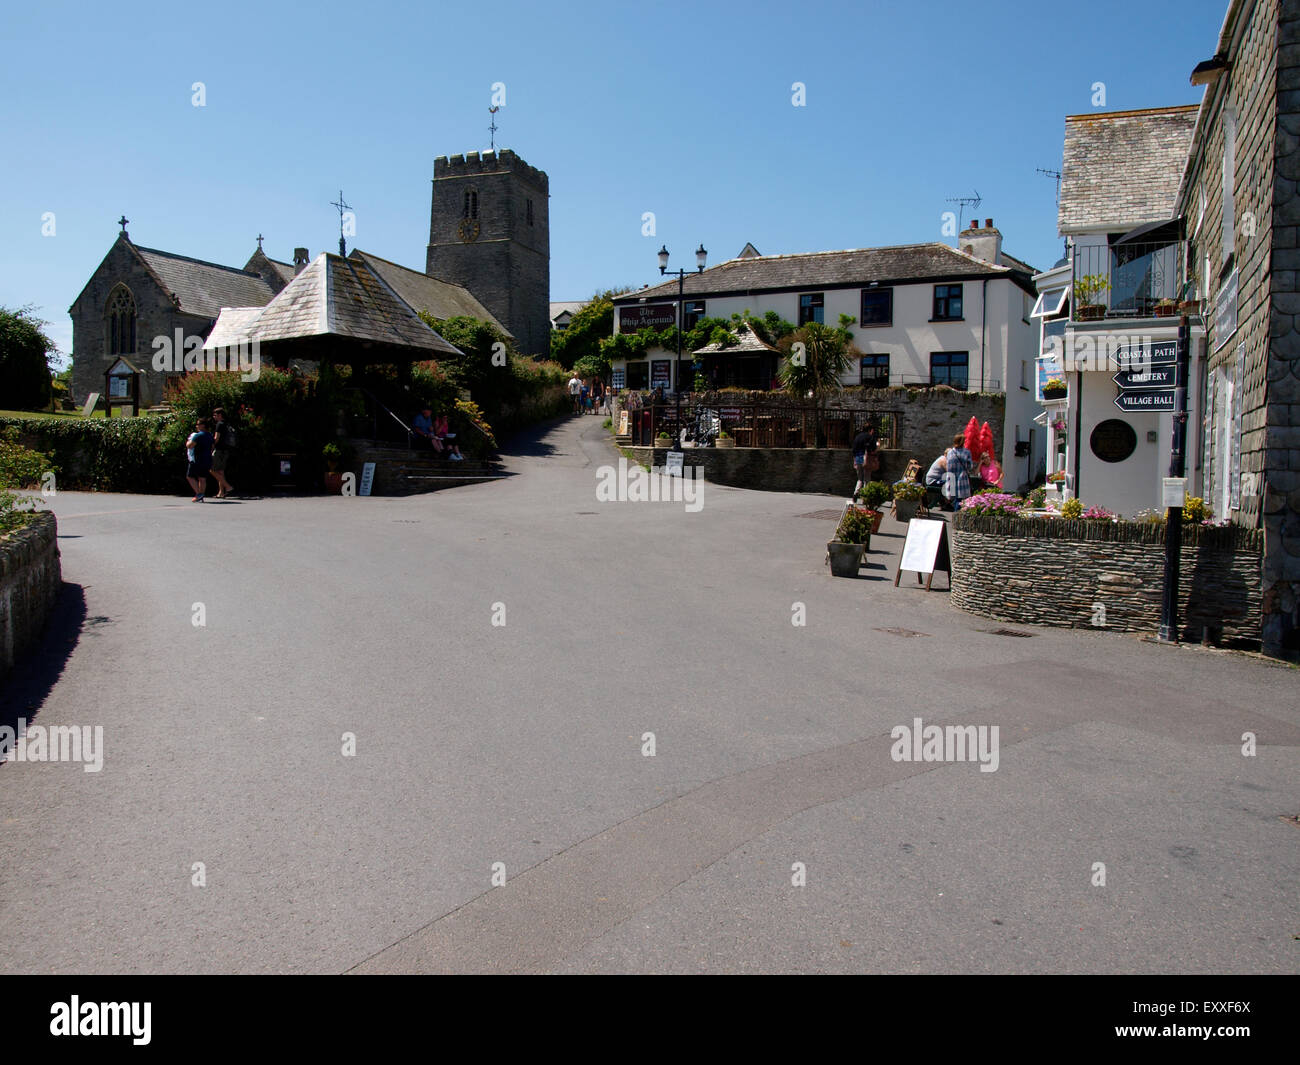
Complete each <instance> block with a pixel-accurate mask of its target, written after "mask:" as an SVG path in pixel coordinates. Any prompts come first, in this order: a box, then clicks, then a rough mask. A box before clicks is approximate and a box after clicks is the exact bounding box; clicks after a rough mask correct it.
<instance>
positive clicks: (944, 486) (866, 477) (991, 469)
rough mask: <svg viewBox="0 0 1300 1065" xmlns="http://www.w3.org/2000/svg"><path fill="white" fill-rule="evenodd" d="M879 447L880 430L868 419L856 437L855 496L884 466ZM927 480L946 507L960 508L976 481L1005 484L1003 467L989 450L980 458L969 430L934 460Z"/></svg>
mask: <svg viewBox="0 0 1300 1065" xmlns="http://www.w3.org/2000/svg"><path fill="white" fill-rule="evenodd" d="M879 447H880V434H879V433H877V432H876V426H875V423H874V422H873V421H871V420H868V421H867V424H866V425H864V426H863V427H862V428H861V429H860V430H859V431H858V434H857V435H856V436H855V437H854V438H853V472H854V473H855V474H857V478H858V483H857V484H856V485H855V486H854V489H853V494H854V495H855V496H856V495H857V493H858V492H859V491H861V490H862V487H863V486H864V485H865V484H866V483H867V482H868V481H870V480H871V479H872V477H873V475H874V474H875V473H876V471H878V470H879V469H880V456H879V455H878V454H877V451H878V449H879ZM925 483H926V486H927V487H930V488H938V489H939V490H940V494H941V495H942V496H943V499H944V504H945V507H946V508H947V509H948V510H952V511H956V510H960V509H961V504H962V500H964V499H968V498H969V497H970V496H971V495H972V485H978V486H979V487H981V488H989V487H993V488H1001V487H1002V469H1001V467H999V466H998V463H997V460H996V459H995V458H994V457H993V455H992V453H991V452H989V451H983V452H981V454H980V456H979V459H978V461H977V460H976V459H975V457H974V456H973V455H972V454H971V451H970V448H968V447H967V446H966V434H964V433H958V434H957V435H956V436H954V437H953V438H952V447H950V448H948V449H946V450H945V451H944V453H943V454H942V455H940V456H939V457H938V458H937V459H935V460H934V462H933V463H931V464H930V468H929V470H927V471H926V474H925Z"/></svg>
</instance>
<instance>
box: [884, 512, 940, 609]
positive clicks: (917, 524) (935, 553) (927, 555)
mask: <svg viewBox="0 0 1300 1065" xmlns="http://www.w3.org/2000/svg"><path fill="white" fill-rule="evenodd" d="M903 570H909V571H911V572H913V573H915V574H916V580H917V583H918V584H919V583H920V582H921V574H922V573H925V574H928V576H927V577H926V580H925V590H926V591H929V590H930V582H931V581H933V580H934V575H935V573H936V572H938V571H942V572H944V573H946V574H948V587H949V588H951V587H952V559H951V557H950V556H949V553H948V523H947V522H944V521H934V520H933V519H930V518H913V519H912V520H911V521H909V522H908V523H907V540H906V541H905V542H904V544H903V555H902V557H901V558H900V559H899V560H898V572H897V573H896V574H894V587H895V588H897V587H898V581H899V578H900V577H902V576H903Z"/></svg>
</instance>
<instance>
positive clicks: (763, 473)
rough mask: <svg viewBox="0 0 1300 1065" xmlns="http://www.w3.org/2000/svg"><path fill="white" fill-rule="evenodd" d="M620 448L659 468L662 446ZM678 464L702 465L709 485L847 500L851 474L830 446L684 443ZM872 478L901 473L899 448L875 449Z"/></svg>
mask: <svg viewBox="0 0 1300 1065" xmlns="http://www.w3.org/2000/svg"><path fill="white" fill-rule="evenodd" d="M624 450H625V451H626V452H627V453H628V455H630V456H631V457H632V459H633V460H634V461H636V462H640V463H642V464H644V465H646V466H663V465H664V464H665V463H666V462H667V458H666V457H665V456H666V455H667V453H668V449H667V448H662V447H655V448H650V447H629V448H624ZM682 456H683V458H682V465H684V466H702V467H704V479H705V480H706V481H708V482H709V483H710V484H725V485H728V486H730V487H732V488H756V489H759V490H760V491H766V492H822V493H825V494H828V495H837V496H843V497H844V498H846V499H847V498H848V497H849V496H850V495H852V494H853V486H854V483H855V482H856V477H855V476H854V473H853V456H852V455H851V454H850V453H849V452H847V451H840V450H832V449H830V448H783V447H732V448H715V447H701V448H692V447H688V448H685V449H684V450H683V451H682ZM880 458H881V462H880V472H879V473H877V474H876V479H877V480H885V481H892V480H897V479H898V478H899V477H901V476H902V475H903V469H904V467H906V465H907V458H906V457H905V456H904V454H903V452H901V451H882V452H880Z"/></svg>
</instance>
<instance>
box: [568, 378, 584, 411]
mask: <svg viewBox="0 0 1300 1065" xmlns="http://www.w3.org/2000/svg"><path fill="white" fill-rule="evenodd" d="M569 396H570V398H572V400H573V413H574V414H578V413H580V412H581V410H582V407H581V403H582V379H581V378H580V377H579V376H578V372H577V371H576V370H575V371H574V373H573V376H572V377H570V378H569Z"/></svg>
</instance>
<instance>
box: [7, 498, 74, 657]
mask: <svg viewBox="0 0 1300 1065" xmlns="http://www.w3.org/2000/svg"><path fill="white" fill-rule="evenodd" d="M57 536H58V526H57V524H56V523H55V520H54V515H53V514H51V513H50V512H49V511H45V512H43V513H41V514H38V515H37V516H36V519H35V520H34V521H32V522H31V523H29V524H28V525H26V526H25V527H23V528H21V529H19V530H17V531H16V532H11V533H8V534H4V535H0V678H3V677H5V676H6V675H7V674H8V673H9V671H10V670H11V669H12V668H13V666H14V664H15V663H16V662H18V661H20V660H21V659H22V658H23V656H24V655H26V654H28V653H29V652H30V651H31V650H32V648H33V647H35V645H36V644H37V642H38V641H39V640H40V636H41V630H42V629H44V627H45V622H46V621H47V620H48V619H49V616H50V613H51V612H52V611H53V609H54V604H55V602H56V600H57V599H58V598H59V588H60V586H61V584H62V582H63V575H62V573H61V572H60V569H59V547H58V540H57Z"/></svg>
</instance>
